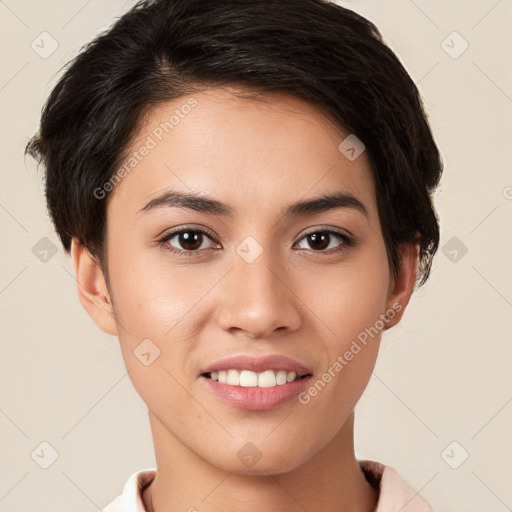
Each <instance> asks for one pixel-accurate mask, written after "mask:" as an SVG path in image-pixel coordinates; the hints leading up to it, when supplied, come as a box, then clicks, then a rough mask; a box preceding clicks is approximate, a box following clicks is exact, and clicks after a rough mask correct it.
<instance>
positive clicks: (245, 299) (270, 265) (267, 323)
mask: <svg viewBox="0 0 512 512" xmlns="http://www.w3.org/2000/svg"><path fill="white" fill-rule="evenodd" d="M288 275H289V272H286V270H285V268H284V263H280V264H279V263H277V262H276V260H275V259H273V257H272V254H271V251H269V250H264V251H263V252H262V253H261V254H260V256H259V257H258V258H257V259H256V260H255V261H253V262H251V263H248V262H246V261H245V260H244V259H243V258H241V257H239V256H238V255H235V256H234V268H232V270H231V271H230V272H229V273H228V275H227V276H226V278H225V279H224V280H223V289H222V290H221V295H220V296H222V297H223V298H222V303H221V305H220V307H219V310H218V315H219V316H218V321H219V324H220V327H221V328H222V329H224V330H226V331H228V332H230V333H231V334H236V333H237V332H241V333H243V334H245V336H247V337H249V338H254V339H256V338H267V339H268V338H269V337H271V336H273V335H274V333H275V332H276V331H282V332H283V334H284V333H285V332H286V331H294V330H297V329H298V328H299V326H300V324H301V318H302V317H301V311H300V305H301V304H302V303H301V300H300V298H299V297H298V296H297V295H296V293H295V292H294V286H293V282H292V280H291V279H290V278H288V277H287V276H288Z"/></svg>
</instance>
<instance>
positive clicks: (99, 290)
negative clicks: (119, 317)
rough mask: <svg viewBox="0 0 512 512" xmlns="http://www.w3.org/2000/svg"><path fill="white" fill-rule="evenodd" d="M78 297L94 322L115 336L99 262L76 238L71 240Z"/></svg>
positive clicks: (114, 327)
mask: <svg viewBox="0 0 512 512" xmlns="http://www.w3.org/2000/svg"><path fill="white" fill-rule="evenodd" d="M71 259H72V261H73V268H74V270H75V276H76V282H77V290H78V298H79V299H80V302H81V303H82V306H83V307H84V308H85V310H86V311H87V313H89V316H90V317H91V318H92V319H93V320H94V323H95V324H96V325H97V326H98V327H99V328H100V329H101V330H102V331H104V332H106V333H107V334H111V335H112V336H117V325H116V321H115V317H114V311H113V308H112V301H111V299H110V295H109V293H108V288H107V285H106V282H105V278H104V276H103V272H102V270H101V267H100V264H99V262H97V261H96V259H94V258H93V257H92V256H91V255H90V253H89V251H88V250H87V249H86V248H85V247H84V246H83V245H81V244H80V243H79V242H78V241H77V239H76V238H73V240H72V241H71Z"/></svg>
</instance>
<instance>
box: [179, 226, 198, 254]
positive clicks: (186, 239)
mask: <svg viewBox="0 0 512 512" xmlns="http://www.w3.org/2000/svg"><path fill="white" fill-rule="evenodd" d="M201 243H202V234H201V233H198V232H195V231H184V232H183V233H180V244H181V246H182V247H183V248H184V249H186V250H187V251H193V250H194V249H198V248H199V247H201ZM187 246H188V247H187Z"/></svg>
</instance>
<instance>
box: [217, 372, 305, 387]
mask: <svg viewBox="0 0 512 512" xmlns="http://www.w3.org/2000/svg"><path fill="white" fill-rule="evenodd" d="M210 377H211V379H212V380H217V381H219V382H221V383H222V384H229V385H231V386H242V387H246V388H247V387H259V388H272V387H274V386H281V385H283V384H286V383H287V382H292V381H294V380H296V378H297V374H296V373H295V372H286V370H278V371H275V370H265V371H264V372H259V373H256V372H252V371H251V370H242V371H238V370H234V369H231V370H220V371H218V372H211V374H210Z"/></svg>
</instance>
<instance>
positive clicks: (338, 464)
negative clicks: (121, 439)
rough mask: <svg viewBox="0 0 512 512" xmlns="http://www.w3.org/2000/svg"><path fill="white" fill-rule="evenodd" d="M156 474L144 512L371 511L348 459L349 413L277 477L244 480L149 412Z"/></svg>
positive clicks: (366, 488)
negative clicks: (322, 441)
mask: <svg viewBox="0 0 512 512" xmlns="http://www.w3.org/2000/svg"><path fill="white" fill-rule="evenodd" d="M149 418H150V424H151V429H152V434H153V442H154V447H155V454H156V461H157V475H156V477H155V479H154V480H153V481H152V483H151V484H150V485H149V486H148V487H146V489H145V490H144V492H143V495H142V496H143V501H144V503H145V504H146V508H147V510H148V512H183V511H190V512H194V511H201V512H221V511H226V510H244V512H261V510H286V511H287V512H303V511H304V510H308V511H309V512H320V511H325V510H340V511H341V510H343V511H344V512H374V511H375V508H376V505H377V501H378V490H376V489H374V488H373V487H371V485H370V484H369V483H368V481H367V480H366V478H365V476H364V474H363V473H362V471H361V469H360V467H359V464H358V462H357V460H356V458H355V455H354V448H353V428H354V414H353V413H351V415H350V416H349V417H348V419H347V421H346V422H345V423H344V425H343V426H342V428H341V429H340V430H339V432H338V433H337V434H336V435H335V436H334V437H333V439H331V441H329V442H328V443H327V444H326V445H325V446H324V447H323V448H322V449H321V450H320V451H318V452H317V453H316V454H315V455H314V456H313V457H311V458H310V459H309V460H306V461H305V462H304V463H303V464H302V465H300V466H299V467H297V468H295V469H293V470H292V471H288V472H286V473H280V474H269V473H266V474H257V475H246V474H237V473H234V472H229V471H225V470H223V469H220V468H218V467H216V466H213V465H211V464H209V463H208V462H207V461H205V460H204V459H202V458H200V457H198V456H197V455H196V454H195V453H194V452H192V451H191V450H189V449H188V448H187V447H186V446H184V445H183V444H182V443H181V442H180V441H179V440H178V439H176V438H175V437H174V436H172V434H171V433H170V432H169V431H168V430H167V429H165V427H164V425H162V423H161V422H160V421H159V420H158V419H157V418H156V417H155V416H154V415H153V414H152V413H151V412H149Z"/></svg>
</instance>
